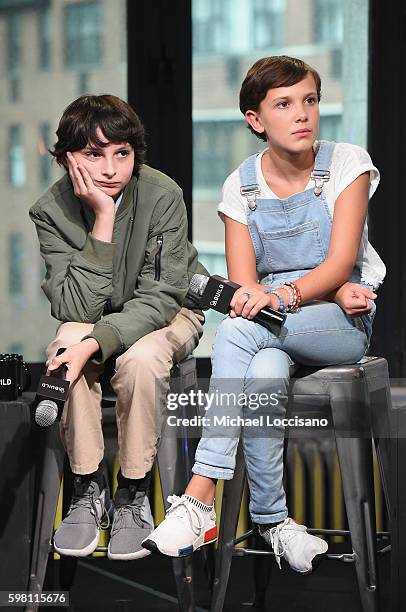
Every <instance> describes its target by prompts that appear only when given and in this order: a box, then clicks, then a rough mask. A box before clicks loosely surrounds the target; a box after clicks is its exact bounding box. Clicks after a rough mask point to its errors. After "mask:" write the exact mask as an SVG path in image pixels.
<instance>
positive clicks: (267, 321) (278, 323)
mask: <svg viewBox="0 0 406 612" xmlns="http://www.w3.org/2000/svg"><path fill="white" fill-rule="evenodd" d="M240 287H241V285H238V284H237V283H233V282H232V281H230V280H227V279H226V278H223V277H222V276H218V275H217V274H215V275H214V276H204V275H203V274H194V275H193V276H192V279H191V281H190V285H189V290H188V294H187V295H188V297H189V298H190V299H192V300H193V302H194V303H196V304H198V305H199V306H200V307H201V308H203V309H208V308H213V310H217V311H218V312H222V313H223V314H226V313H227V312H228V311H229V310H230V303H231V300H232V299H233V295H234V293H235V292H236V291H237V289H239V288H240ZM251 320H252V321H255V323H259V324H260V325H262V326H263V327H265V328H266V329H267V330H269V331H270V332H272V333H278V332H279V331H280V328H281V327H282V325H283V324H284V322H285V320H286V314H284V313H283V312H279V311H278V310H273V309H272V308H262V310H260V311H259V312H258V314H256V315H255V317H254V318H253V319H251Z"/></svg>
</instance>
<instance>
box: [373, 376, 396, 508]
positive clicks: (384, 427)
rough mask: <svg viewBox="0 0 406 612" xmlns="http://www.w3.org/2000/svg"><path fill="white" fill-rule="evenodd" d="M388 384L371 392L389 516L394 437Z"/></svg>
mask: <svg viewBox="0 0 406 612" xmlns="http://www.w3.org/2000/svg"><path fill="white" fill-rule="evenodd" d="M386 382H387V385H386V386H385V387H384V388H382V389H379V390H377V391H374V392H373V393H371V396H370V398H371V414H372V431H373V436H374V442H375V448H376V454H377V457H378V464H379V473H380V476H381V482H382V488H383V492H384V495H385V502H386V508H387V510H388V516H391V500H390V494H389V489H390V482H391V478H392V471H391V455H392V453H393V448H394V444H393V438H392V436H391V416H392V415H391V410H392V401H391V395H390V387H389V380H387V381H386Z"/></svg>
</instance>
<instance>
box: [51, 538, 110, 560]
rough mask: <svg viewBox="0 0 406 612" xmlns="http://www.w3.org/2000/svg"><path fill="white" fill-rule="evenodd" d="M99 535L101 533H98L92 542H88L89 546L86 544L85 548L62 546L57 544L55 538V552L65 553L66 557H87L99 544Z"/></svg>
mask: <svg viewBox="0 0 406 612" xmlns="http://www.w3.org/2000/svg"><path fill="white" fill-rule="evenodd" d="M99 536H100V533H98V534H97V536H96V537H95V538H94V540H92V542H91V543H90V544H88V546H86V547H85V548H76V549H75V548H60V547H59V546H57V544H55V540H54V550H55V552H57V553H59V554H60V555H64V556H65V557H87V556H88V555H91V554H92V552H94V551H95V550H96V548H97V545H98V544H99Z"/></svg>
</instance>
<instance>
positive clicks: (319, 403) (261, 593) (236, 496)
mask: <svg viewBox="0 0 406 612" xmlns="http://www.w3.org/2000/svg"><path fill="white" fill-rule="evenodd" d="M309 404H311V406H309ZM314 404H316V405H314ZM293 410H299V411H301V412H302V411H304V412H306V410H310V411H312V412H313V411H314V410H317V411H318V412H319V413H321V414H324V416H325V417H326V418H329V419H330V421H329V422H330V424H331V430H332V432H333V434H334V437H335V443H336V447H337V454H338V459H339V465H340V471H341V479H342V484H343V493H344V502H345V508H346V512H347V518H348V524H349V530H350V535H351V544H352V549H353V555H352V556H351V559H352V560H354V563H355V568H356V573H357V580H358V587H359V592H360V598H361V604H362V610H363V612H379V597H378V595H379V591H378V576H377V567H376V552H377V551H376V533H375V498H374V478H373V449H372V439H373V440H374V443H375V447H376V451H377V457H378V463H379V469H380V475H381V481H382V486H383V490H384V494H385V501H386V504H387V507H388V515H389V516H391V512H390V508H389V481H390V480H389V479H390V454H391V438H390V410H391V399H390V387H389V376H388V366H387V362H386V360H385V359H383V358H380V357H366V358H363V359H362V360H361V361H360V362H358V363H356V364H350V365H332V366H326V367H323V368H310V367H300V368H299V369H298V371H297V372H296V373H295V376H294V378H292V380H291V381H290V388H289V401H288V408H287V416H289V415H290V414H292V411H293ZM290 434H291V431H290V430H288V435H290ZM244 484H245V463H244V457H243V451H242V444H241V443H240V445H239V448H238V452H237V458H236V468H235V471H234V478H233V479H232V480H228V481H226V482H225V483H224V493H223V504H222V511H221V521H220V531H219V545H218V552H217V560H216V570H215V579H214V588H213V597H212V605H211V610H212V612H220V611H221V610H222V609H223V605H224V600H225V595H226V589H227V584H228V579H229V572H230V567H231V562H232V557H233V555H241V549H235V544H236V542H237V541H236V538H235V534H236V527H237V521H238V513H239V508H240V502H241V497H242V494H243V489H244ZM318 531H319V530H318ZM242 540H243V537H240V538H239V539H238V541H242ZM247 552H248V551H247ZM249 552H250V554H255V553H256V552H257V553H258V554H259V555H260V556H259V557H257V559H256V564H255V570H256V572H255V577H256V593H255V601H254V605H255V606H256V607H260V606H261V605H263V602H264V597H265V589H266V586H267V583H268V580H269V567H268V568H264V564H266V563H267V562H268V563H269V561H270V559H269V556H268V555H266V554H265V555H264V551H263V550H262V551H261V550H258V551H255V550H250V551H249ZM267 560H268V561H267Z"/></svg>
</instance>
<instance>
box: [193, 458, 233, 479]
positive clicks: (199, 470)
mask: <svg viewBox="0 0 406 612" xmlns="http://www.w3.org/2000/svg"><path fill="white" fill-rule="evenodd" d="M192 472H193V474H197V475H199V476H206V478H215V479H216V480H231V479H232V478H233V476H234V470H229V469H224V468H216V467H213V466H211V465H205V464H204V463H198V462H196V463H195V464H194V466H193V467H192Z"/></svg>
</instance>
